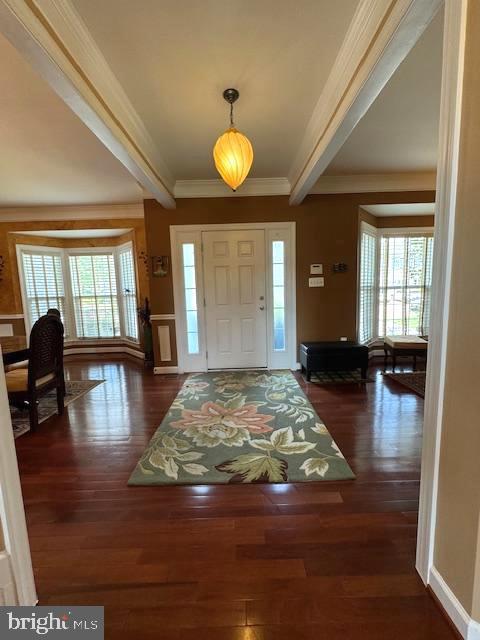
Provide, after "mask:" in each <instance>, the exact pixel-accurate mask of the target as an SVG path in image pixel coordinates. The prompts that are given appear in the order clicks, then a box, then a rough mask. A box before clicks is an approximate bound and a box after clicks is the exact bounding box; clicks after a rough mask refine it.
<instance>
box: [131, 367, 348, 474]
mask: <svg viewBox="0 0 480 640" xmlns="http://www.w3.org/2000/svg"><path fill="white" fill-rule="evenodd" d="M354 477H355V476H354V474H353V472H352V470H351V469H350V467H349V465H348V464H347V462H346V460H345V458H344V457H343V455H342V453H341V451H340V449H339V448H338V446H337V445H336V443H335V442H334V440H333V439H332V436H331V435H330V433H329V432H328V430H327V428H326V426H325V425H324V424H323V423H322V421H321V420H320V418H319V417H318V415H317V414H316V412H315V409H314V408H313V407H312V405H311V404H310V402H309V401H308V399H307V398H306V396H305V395H304V393H303V391H302V390H301V388H300V386H299V384H298V382H297V381H296V379H295V377H294V376H293V375H292V373H291V372H290V371H267V372H266V371H234V372H214V373H197V374H192V375H190V376H189V377H188V379H187V380H186V382H185V384H184V385H183V387H182V389H181V390H180V392H179V394H178V395H177V397H176V398H175V400H174V402H173V404H172V405H171V407H170V409H169V410H168V412H167V414H166V416H165V418H164V419H163V422H162V424H161V425H160V427H159V428H158V429H157V431H156V432H155V434H154V435H153V437H152V439H151V440H150V443H149V445H148V447H147V449H146V450H145V451H144V453H143V455H142V457H141V458H140V460H139V462H138V464H137V466H136V468H135V470H134V471H133V473H132V475H131V477H130V480H129V484H130V485H165V484H224V483H251V482H262V483H276V482H306V481H312V480H347V479H352V478H354Z"/></svg>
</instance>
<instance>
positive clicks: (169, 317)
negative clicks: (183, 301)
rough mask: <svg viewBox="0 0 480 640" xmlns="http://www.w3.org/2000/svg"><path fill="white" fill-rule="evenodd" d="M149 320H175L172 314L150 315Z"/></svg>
mask: <svg viewBox="0 0 480 640" xmlns="http://www.w3.org/2000/svg"><path fill="white" fill-rule="evenodd" d="M150 320H175V314H174V313H152V315H151V316H150Z"/></svg>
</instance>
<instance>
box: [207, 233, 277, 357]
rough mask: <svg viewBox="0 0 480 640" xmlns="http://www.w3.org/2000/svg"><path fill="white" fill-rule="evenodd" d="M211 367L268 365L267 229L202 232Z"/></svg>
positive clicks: (208, 350) (208, 346)
mask: <svg viewBox="0 0 480 640" xmlns="http://www.w3.org/2000/svg"><path fill="white" fill-rule="evenodd" d="M202 243H203V270H204V283H205V284H204V286H205V316H206V325H207V326H206V336H207V352H208V358H207V363H208V368H209V369H241V368H244V367H245V368H247V367H266V366H267V327H266V317H267V313H266V310H265V232H264V231H263V230H248V229H247V230H243V229H242V230H239V231H205V232H203V233H202Z"/></svg>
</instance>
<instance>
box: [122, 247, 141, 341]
mask: <svg viewBox="0 0 480 640" xmlns="http://www.w3.org/2000/svg"><path fill="white" fill-rule="evenodd" d="M118 266H119V272H120V284H121V290H120V294H121V296H122V303H123V305H122V306H123V317H124V319H125V337H126V338H130V339H131V340H138V322H137V283H136V276H135V263H134V260H133V247H132V244H131V243H128V244H126V245H123V246H122V247H120V248H119V250H118Z"/></svg>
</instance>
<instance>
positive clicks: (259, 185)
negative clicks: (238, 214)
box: [174, 178, 290, 198]
mask: <svg viewBox="0 0 480 640" xmlns="http://www.w3.org/2000/svg"><path fill="white" fill-rule="evenodd" d="M174 194H175V197H176V198H242V197H246V196H286V195H289V194H290V183H289V181H288V180H287V178H247V179H246V180H245V182H244V183H243V184H242V185H241V186H240V187H239V189H238V191H235V192H234V191H232V190H231V189H230V188H229V187H228V186H227V185H226V184H225V182H223V180H177V181H176V183H175V190H174Z"/></svg>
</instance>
